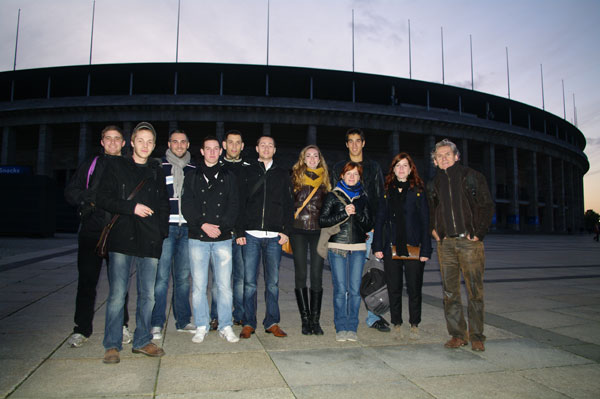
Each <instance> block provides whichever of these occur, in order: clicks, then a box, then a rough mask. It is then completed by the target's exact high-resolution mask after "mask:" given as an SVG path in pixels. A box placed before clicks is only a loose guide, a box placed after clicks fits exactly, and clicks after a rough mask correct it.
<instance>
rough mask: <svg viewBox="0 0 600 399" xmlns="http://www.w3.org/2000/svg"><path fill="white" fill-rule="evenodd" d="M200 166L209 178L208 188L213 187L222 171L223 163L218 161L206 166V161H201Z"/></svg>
mask: <svg viewBox="0 0 600 399" xmlns="http://www.w3.org/2000/svg"><path fill="white" fill-rule="evenodd" d="M200 167H201V168H202V174H203V175H204V177H205V178H206V180H208V188H211V187H212V185H213V184H215V183H216V182H217V176H218V174H219V172H220V171H221V164H220V163H219V162H217V163H216V164H214V165H213V166H206V163H205V162H201V163H200Z"/></svg>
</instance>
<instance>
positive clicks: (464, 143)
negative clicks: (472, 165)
mask: <svg viewBox="0 0 600 399" xmlns="http://www.w3.org/2000/svg"><path fill="white" fill-rule="evenodd" d="M459 151H460V159H461V163H462V164H463V165H464V166H469V141H468V140H467V139H462V140H461V143H460V150H459Z"/></svg>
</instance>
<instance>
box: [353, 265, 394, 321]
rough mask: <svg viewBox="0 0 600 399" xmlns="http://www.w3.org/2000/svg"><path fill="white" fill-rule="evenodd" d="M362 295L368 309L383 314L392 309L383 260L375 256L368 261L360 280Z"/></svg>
mask: <svg viewBox="0 0 600 399" xmlns="http://www.w3.org/2000/svg"><path fill="white" fill-rule="evenodd" d="M360 296H361V297H362V299H363V301H364V302H365V305H366V307H367V309H368V310H370V311H371V312H373V313H375V314H376V315H382V314H384V313H386V312H387V311H388V310H389V309H390V299H389V297H388V290H387V282H386V279H385V273H384V271H383V262H382V261H380V260H378V259H376V258H375V257H372V258H370V259H369V260H368V261H367V263H366V272H365V274H364V275H363V277H362V280H361V282H360Z"/></svg>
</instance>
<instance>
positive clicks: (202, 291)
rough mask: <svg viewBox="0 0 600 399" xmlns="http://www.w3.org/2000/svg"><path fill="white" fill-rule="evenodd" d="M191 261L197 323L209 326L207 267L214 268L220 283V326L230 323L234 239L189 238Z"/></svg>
mask: <svg viewBox="0 0 600 399" xmlns="http://www.w3.org/2000/svg"><path fill="white" fill-rule="evenodd" d="M189 248H190V263H191V269H192V282H193V289H192V304H193V307H194V322H195V324H196V326H197V327H203V326H204V327H206V329H207V330H208V329H209V323H210V318H209V313H208V298H207V295H206V294H207V286H208V268H209V265H212V271H213V275H214V279H215V282H216V286H217V308H218V310H217V312H218V314H219V330H222V329H224V328H225V327H227V326H231V325H232V324H233V323H232V322H231V306H232V303H233V298H232V293H231V239H229V240H224V241H200V240H195V239H190V240H189Z"/></svg>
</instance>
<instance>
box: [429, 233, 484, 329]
mask: <svg viewBox="0 0 600 399" xmlns="http://www.w3.org/2000/svg"><path fill="white" fill-rule="evenodd" d="M437 254H438V259H439V263H440V272H441V275H442V287H443V289H444V315H445V316H446V327H447V328H448V333H449V334H450V335H451V336H453V337H458V338H462V339H465V340H466V339H468V340H470V341H485V335H483V314H484V307H483V272H484V268H485V255H484V250H483V242H481V241H470V240H468V239H466V238H449V237H446V238H444V239H443V240H442V241H439V242H438V245H437ZM461 272H462V275H463V279H464V280H465V287H466V288H467V295H468V302H469V303H468V306H467V312H468V317H469V326H468V328H467V324H466V322H465V316H464V314H463V306H462V300H461V296H460V273H461Z"/></svg>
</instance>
